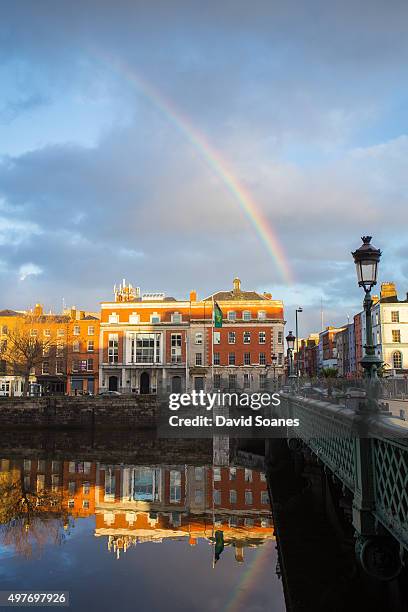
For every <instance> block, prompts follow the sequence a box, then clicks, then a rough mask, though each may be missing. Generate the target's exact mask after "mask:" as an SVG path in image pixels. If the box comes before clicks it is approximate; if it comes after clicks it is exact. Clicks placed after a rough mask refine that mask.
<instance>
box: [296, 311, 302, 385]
mask: <svg viewBox="0 0 408 612" xmlns="http://www.w3.org/2000/svg"><path fill="white" fill-rule="evenodd" d="M299 312H303V308H302V307H301V306H299V308H296V310H295V318H296V376H299V329H298V313H299Z"/></svg>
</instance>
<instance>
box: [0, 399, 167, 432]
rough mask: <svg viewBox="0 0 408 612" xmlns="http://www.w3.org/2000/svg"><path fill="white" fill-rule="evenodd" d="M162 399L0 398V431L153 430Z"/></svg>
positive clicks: (165, 408) (162, 404)
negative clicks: (44, 429) (47, 429)
mask: <svg viewBox="0 0 408 612" xmlns="http://www.w3.org/2000/svg"><path fill="white" fill-rule="evenodd" d="M161 407H163V410H167V409H168V408H167V405H166V403H165V402H163V401H162V402H160V399H159V398H157V396H154V395H139V396H136V397H134V396H133V397H129V398H127V397H123V396H117V397H103V398H102V397H70V396H61V397H36V398H31V397H24V398H22V397H16V398H1V399H0V430H2V429H3V430H5V429H36V428H38V429H43V428H49V429H78V430H81V429H94V428H104V429H125V430H126V429H128V430H129V429H130V430H136V429H144V430H148V429H155V428H156V426H157V423H158V418H159V414H160V409H161Z"/></svg>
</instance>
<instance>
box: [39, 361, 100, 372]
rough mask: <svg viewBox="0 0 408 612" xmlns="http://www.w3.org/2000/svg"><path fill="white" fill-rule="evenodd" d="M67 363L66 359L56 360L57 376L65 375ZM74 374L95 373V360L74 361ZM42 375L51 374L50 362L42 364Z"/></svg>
mask: <svg viewBox="0 0 408 612" xmlns="http://www.w3.org/2000/svg"><path fill="white" fill-rule="evenodd" d="M65 368H66V363H65V360H64V359H56V361H55V374H65ZM72 371H73V372H93V371H94V360H93V359H74V360H73V361H72ZM41 373H42V374H51V368H50V362H49V361H48V360H45V361H43V362H42V364H41Z"/></svg>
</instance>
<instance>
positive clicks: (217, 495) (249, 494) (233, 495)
mask: <svg viewBox="0 0 408 612" xmlns="http://www.w3.org/2000/svg"><path fill="white" fill-rule="evenodd" d="M221 493H222V490H221V489H214V504H215V505H216V506H219V505H220V504H221ZM229 503H230V504H231V505H234V504H237V503H238V493H237V491H235V489H230V491H229ZM254 503H257V502H256V501H255V502H254V494H253V491H251V490H250V489H246V490H245V505H246V506H252V505H253V504H254ZM261 504H262V505H266V504H269V495H268V491H261Z"/></svg>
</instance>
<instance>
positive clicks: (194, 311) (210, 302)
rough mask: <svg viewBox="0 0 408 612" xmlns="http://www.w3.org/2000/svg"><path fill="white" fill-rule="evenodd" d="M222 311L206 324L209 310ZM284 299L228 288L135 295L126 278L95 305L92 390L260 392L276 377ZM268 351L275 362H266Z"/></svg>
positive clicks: (237, 282)
mask: <svg viewBox="0 0 408 612" xmlns="http://www.w3.org/2000/svg"><path fill="white" fill-rule="evenodd" d="M214 303H217V304H218V306H219V307H220V309H221V311H222V313H223V324H222V327H221V328H217V329H213V325H212V319H213V307H214ZM284 324H285V321H284V315H283V303H282V301H280V300H272V296H271V295H270V294H267V293H264V294H260V293H257V292H255V291H244V290H242V289H241V282H240V280H239V279H238V278H236V279H234V283H233V288H232V290H227V291H219V292H217V293H214V294H212V295H210V296H209V297H207V298H205V299H202V300H199V299H197V294H196V292H195V291H192V292H191V293H190V296H189V299H188V300H176V299H175V298H173V297H168V296H166V295H164V293H145V294H141V291H140V288H138V287H133V286H132V285H129V284H127V283H126V282H125V281H123V283H121V284H120V285H119V287H118V288H116V287H115V289H114V301H111V302H103V303H102V304H101V322H100V338H99V346H100V351H99V364H100V367H99V388H100V389H101V390H105V389H106V390H111V391H120V392H123V393H157V392H159V391H161V392H179V391H184V390H185V389H192V388H195V389H197V390H199V389H210V388H213V386H214V387H215V388H217V389H222V388H228V389H232V388H236V389H247V390H251V389H253V390H259V389H260V388H267V387H268V386H270V385H271V384H272V382H273V379H274V378H276V379H278V378H280V377H281V376H282V375H283V367H284V358H283V354H284V339H283V338H284ZM273 355H275V356H276V359H274V360H273V359H272V357H273Z"/></svg>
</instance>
